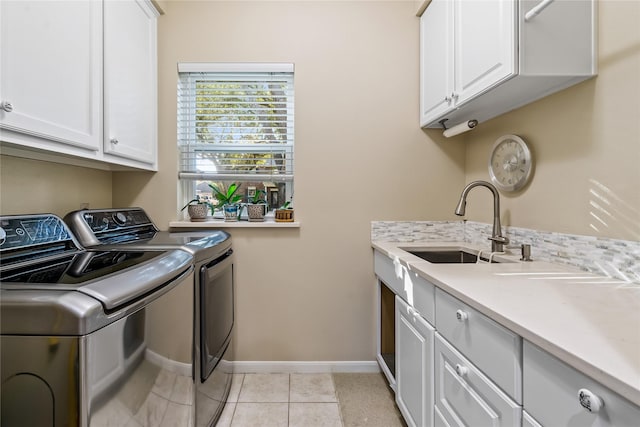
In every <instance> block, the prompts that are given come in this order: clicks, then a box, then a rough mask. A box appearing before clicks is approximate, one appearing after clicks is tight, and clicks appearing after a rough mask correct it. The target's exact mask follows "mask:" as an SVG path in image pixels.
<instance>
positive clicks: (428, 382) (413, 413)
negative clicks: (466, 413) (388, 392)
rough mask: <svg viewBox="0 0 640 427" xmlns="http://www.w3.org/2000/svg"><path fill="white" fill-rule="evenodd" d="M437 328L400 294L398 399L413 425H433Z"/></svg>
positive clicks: (398, 303)
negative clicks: (434, 360)
mask: <svg viewBox="0 0 640 427" xmlns="http://www.w3.org/2000/svg"><path fill="white" fill-rule="evenodd" d="M434 331H435V330H434V328H433V326H431V325H430V324H429V323H428V322H427V321H426V320H425V319H424V318H423V317H422V316H421V315H420V313H418V312H417V311H416V310H415V309H414V308H413V307H411V306H409V305H408V304H407V303H406V302H404V301H403V300H402V299H401V298H399V297H396V365H397V367H396V384H397V389H396V403H397V404H398V408H399V409H400V412H401V413H402V415H403V416H404V419H405V421H406V422H407V425H409V426H431V425H433V403H434V402H433V340H434Z"/></svg>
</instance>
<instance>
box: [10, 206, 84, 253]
mask: <svg viewBox="0 0 640 427" xmlns="http://www.w3.org/2000/svg"><path fill="white" fill-rule="evenodd" d="M71 240H72V237H71V234H70V233H69V230H68V229H67V226H66V225H65V223H64V222H63V221H62V219H60V218H59V217H57V216H55V215H52V214H44V215H22V216H4V217H0V250H1V251H3V252H4V251H6V250H9V249H17V248H28V247H30V246H36V245H43V244H49V243H59V242H60V243H61V242H68V241H71Z"/></svg>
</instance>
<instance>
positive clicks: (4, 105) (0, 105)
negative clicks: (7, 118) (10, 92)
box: [0, 101, 13, 113]
mask: <svg viewBox="0 0 640 427" xmlns="http://www.w3.org/2000/svg"><path fill="white" fill-rule="evenodd" d="M0 108H2V109H3V110H4V111H6V112H7V113H10V112H12V111H13V105H12V104H11V103H10V102H9V101H2V103H0Z"/></svg>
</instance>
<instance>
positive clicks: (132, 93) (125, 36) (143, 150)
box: [104, 0, 157, 164]
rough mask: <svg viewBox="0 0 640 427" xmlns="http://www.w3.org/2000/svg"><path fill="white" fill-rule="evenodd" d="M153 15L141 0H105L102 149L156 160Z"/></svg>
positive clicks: (147, 160)
mask: <svg viewBox="0 0 640 427" xmlns="http://www.w3.org/2000/svg"><path fill="white" fill-rule="evenodd" d="M156 15H157V12H156V10H155V8H153V6H152V5H151V4H149V3H147V2H145V1H142V0H126V1H122V0H106V1H105V2H104V63H105V74H104V80H105V114H104V152H105V153H108V154H111V155H115V156H120V157H125V158H129V159H133V160H138V161H141V162H144V163H148V164H154V163H155V162H156V146H157V141H156V123H157V113H156V112H157V107H156V104H157V101H156V99H157V95H156V94H157V84H156V70H157V60H156V57H157V52H156Z"/></svg>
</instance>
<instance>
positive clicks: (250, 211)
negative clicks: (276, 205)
mask: <svg viewBox="0 0 640 427" xmlns="http://www.w3.org/2000/svg"><path fill="white" fill-rule="evenodd" d="M262 194H264V195H266V194H267V193H266V192H265V191H264V190H256V192H255V193H253V197H251V198H250V199H249V204H248V205H247V216H248V217H249V221H255V222H260V221H264V216H265V215H266V214H267V202H266V201H265V200H264V199H263V198H261V197H260V196H261V195H262Z"/></svg>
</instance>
